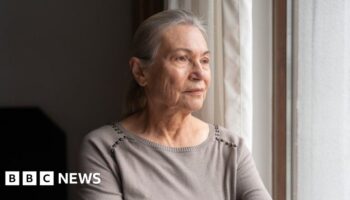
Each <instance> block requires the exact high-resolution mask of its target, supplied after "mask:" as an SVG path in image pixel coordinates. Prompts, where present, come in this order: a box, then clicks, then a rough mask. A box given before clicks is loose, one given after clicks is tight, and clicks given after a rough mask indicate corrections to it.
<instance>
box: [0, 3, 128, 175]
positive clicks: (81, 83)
mask: <svg viewBox="0 0 350 200" xmlns="http://www.w3.org/2000/svg"><path fill="white" fill-rule="evenodd" d="M132 19H133V18H132V5H131V1H115V0H103V1H98V0H50V1H44V0H35V1H27V0H22V1H19V0H2V1H0V107H9V106H14V107H17V106H36V107H40V108H42V110H43V111H44V112H45V113H46V114H47V115H48V116H49V117H50V118H51V119H52V120H53V121H54V122H56V124H58V125H59V126H60V128H61V129H62V130H63V131H64V132H65V133H66V138H67V163H68V170H70V171H74V170H75V169H76V164H77V163H76V160H77V152H78V148H79V143H80V141H81V138H82V137H83V136H84V135H85V134H86V133H87V132H89V131H90V130H92V129H94V128H97V127H99V126H101V125H103V124H105V123H108V122H110V121H114V120H116V119H118V118H119V117H120V115H121V108H122V101H123V96H124V94H125V91H126V85H127V80H126V79H127V74H128V73H127V70H128V65H127V63H128V54H129V45H130V41H131V37H132Z"/></svg>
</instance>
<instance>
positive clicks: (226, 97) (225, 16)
mask: <svg viewBox="0 0 350 200" xmlns="http://www.w3.org/2000/svg"><path fill="white" fill-rule="evenodd" d="M166 6H167V8H168V9H175V8H182V9H185V10H190V11H192V12H193V13H195V14H196V15H197V16H199V17H201V18H202V19H203V20H204V21H205V22H206V25H207V27H206V28H207V32H208V36H209V41H208V42H209V48H210V51H211V56H212V58H211V60H212V62H211V68H212V84H211V87H210V89H209V93H208V96H207V100H206V102H205V105H204V107H203V109H202V110H201V111H200V112H199V113H197V114H198V116H199V117H201V118H202V119H204V120H206V121H207V122H211V123H217V124H220V125H223V126H224V127H226V128H228V129H230V130H232V131H233V132H234V133H237V134H239V135H241V136H243V137H244V138H245V139H246V142H247V145H248V146H249V147H250V148H251V147H252V112H253V108H252V105H253V104H252V2H251V0H216V1H213V0H168V1H166Z"/></svg>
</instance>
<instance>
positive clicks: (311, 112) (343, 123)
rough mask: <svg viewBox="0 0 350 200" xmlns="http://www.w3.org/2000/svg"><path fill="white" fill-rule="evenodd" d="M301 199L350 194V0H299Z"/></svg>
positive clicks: (341, 199)
mask: <svg viewBox="0 0 350 200" xmlns="http://www.w3.org/2000/svg"><path fill="white" fill-rule="evenodd" d="M294 8H295V11H296V12H295V13H296V15H295V16H294V20H295V25H296V26H295V30H296V32H295V33H296V34H295V37H294V41H295V43H294V44H295V46H294V50H295V52H297V53H296V54H295V57H294V58H295V59H294V63H295V66H296V67H297V70H296V71H297V73H296V77H297V78H295V80H296V84H295V85H296V88H295V92H296V94H297V99H296V101H297V102H296V108H295V114H296V119H297V121H296V122H297V123H296V127H295V128H296V129H295V130H296V134H297V137H296V140H295V143H294V146H295V147H296V148H297V150H296V152H297V153H296V155H294V156H295V159H296V165H295V166H296V167H297V169H296V170H295V171H296V174H294V175H293V176H294V178H295V182H294V184H295V185H294V186H295V189H296V191H295V192H297V199H298V200H323V199H324V200H329V199H335V200H349V199H350V48H349V47H350V30H349V27H350V1H343V0H313V1H298V3H297V4H295V7H294Z"/></svg>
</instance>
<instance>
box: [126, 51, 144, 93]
mask: <svg viewBox="0 0 350 200" xmlns="http://www.w3.org/2000/svg"><path fill="white" fill-rule="evenodd" d="M129 66H130V69H131V73H132V75H133V76H134V79H135V80H136V82H137V83H138V84H139V85H140V86H141V87H145V86H146V85H147V78H146V75H145V70H144V66H143V64H142V62H141V60H140V59H139V58H136V57H131V58H130V60H129Z"/></svg>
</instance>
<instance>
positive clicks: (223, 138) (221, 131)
mask: <svg viewBox="0 0 350 200" xmlns="http://www.w3.org/2000/svg"><path fill="white" fill-rule="evenodd" d="M212 126H214V130H215V139H216V140H217V141H219V142H222V143H224V144H227V145H231V146H233V147H238V148H241V147H242V146H243V145H244V138H243V137H242V136H240V135H238V134H236V133H234V132H233V131H231V130H229V129H227V128H225V127H223V126H219V125H215V124H214V125H212Z"/></svg>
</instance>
